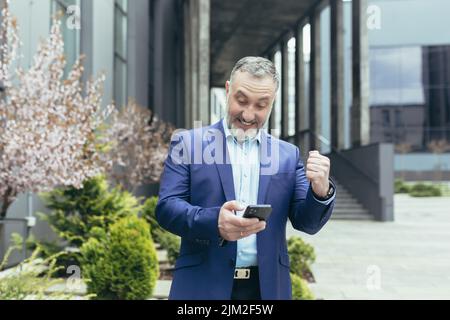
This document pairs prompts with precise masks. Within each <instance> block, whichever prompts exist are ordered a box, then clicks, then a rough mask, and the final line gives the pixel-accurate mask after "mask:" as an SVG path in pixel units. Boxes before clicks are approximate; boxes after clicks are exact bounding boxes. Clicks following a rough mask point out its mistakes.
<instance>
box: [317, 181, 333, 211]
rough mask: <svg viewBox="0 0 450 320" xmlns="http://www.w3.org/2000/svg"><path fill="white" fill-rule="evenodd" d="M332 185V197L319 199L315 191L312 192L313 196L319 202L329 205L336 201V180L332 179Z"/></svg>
mask: <svg viewBox="0 0 450 320" xmlns="http://www.w3.org/2000/svg"><path fill="white" fill-rule="evenodd" d="M330 185H331V186H332V187H333V190H334V191H333V195H332V196H331V198H330V199H328V200H319V199H317V198H316V196H315V195H314V192H313V193H312V194H313V198H314V199H315V200H316V201H317V202H319V203H321V204H323V205H324V206H328V205H329V204H330V203H331V202H333V201H334V199H335V198H336V186H335V185H334V182H333V181H332V180H331V179H330Z"/></svg>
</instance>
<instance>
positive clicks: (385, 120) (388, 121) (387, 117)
mask: <svg viewBox="0 0 450 320" xmlns="http://www.w3.org/2000/svg"><path fill="white" fill-rule="evenodd" d="M382 112H383V113H382V114H383V127H390V126H391V114H390V113H389V110H383V111H382Z"/></svg>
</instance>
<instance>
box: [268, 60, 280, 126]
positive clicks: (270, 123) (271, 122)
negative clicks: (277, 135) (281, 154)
mask: <svg viewBox="0 0 450 320" xmlns="http://www.w3.org/2000/svg"><path fill="white" fill-rule="evenodd" d="M268 59H269V60H270V61H272V62H273V63H274V64H275V53H273V52H272V53H270V55H269V57H268ZM276 95H277V93H276V92H275V102H274V103H273V106H272V112H271V114H270V118H269V126H268V132H269V133H270V132H271V130H273V129H278V128H276V124H275V104H276V99H277V97H276Z"/></svg>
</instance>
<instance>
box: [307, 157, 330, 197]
mask: <svg viewBox="0 0 450 320" xmlns="http://www.w3.org/2000/svg"><path fill="white" fill-rule="evenodd" d="M306 178H308V180H309V181H310V182H311V186H312V189H313V191H314V193H315V194H316V195H317V196H319V197H321V198H325V197H326V195H327V193H328V190H329V188H330V182H329V179H330V159H328V158H327V157H325V156H323V155H321V154H320V153H319V152H318V151H310V152H309V157H308V160H307V161H306Z"/></svg>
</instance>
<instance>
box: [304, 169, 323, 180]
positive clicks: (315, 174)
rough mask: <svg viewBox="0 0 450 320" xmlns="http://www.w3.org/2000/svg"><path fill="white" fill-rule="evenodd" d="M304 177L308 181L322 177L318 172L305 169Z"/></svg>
mask: <svg viewBox="0 0 450 320" xmlns="http://www.w3.org/2000/svg"><path fill="white" fill-rule="evenodd" d="M306 178H307V179H308V180H310V181H314V180H316V179H322V178H323V175H322V174H321V173H320V172H314V171H307V172H306Z"/></svg>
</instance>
